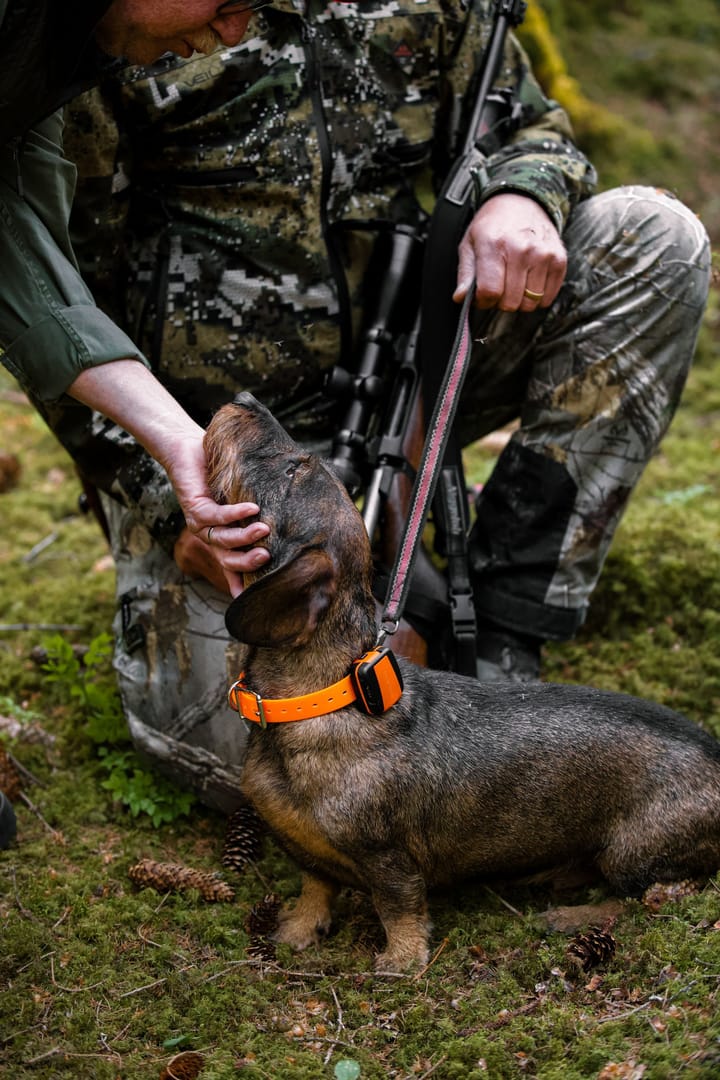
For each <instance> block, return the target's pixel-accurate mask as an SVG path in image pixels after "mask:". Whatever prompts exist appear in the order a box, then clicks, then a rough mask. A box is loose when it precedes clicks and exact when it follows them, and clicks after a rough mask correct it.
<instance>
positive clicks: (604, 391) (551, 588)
mask: <svg viewBox="0 0 720 1080" xmlns="http://www.w3.org/2000/svg"><path fill="white" fill-rule="evenodd" d="M564 240H565V243H566V246H567V250H568V272H567V278H566V281H565V284H564V285H563V288H562V290H561V292H560V294H559V296H558V298H557V300H556V301H555V303H554V304H553V305H552V307H551V308H550V309H549V310H548V312H547V314H541V313H538V314H536V315H530V316H520V317H514V316H510V315H505V314H499V315H497V316H496V317H495V318H494V319H493V320H492V322H491V324H490V326H489V328H487V327H485V328H483V329H481V330H478V333H482V334H483V335H484V336H486V338H487V339H488V340H487V346H486V347H484V348H481V349H480V350H479V353H478V356H477V357H476V363H475V365H474V367H473V369H472V370H471V372H470V374H469V377H468V383H467V384H466V390H465V392H464V397H465V401H466V402H467V404H466V405H464V406H463V416H462V418H461V421H460V423H461V426H462V432H461V434H462V436H463V443H464V444H466V443H467V442H468V441H469V440H470V439H472V438H477V437H478V436H479V435H481V434H483V433H484V432H487V431H491V430H493V429H494V428H496V427H498V426H499V425H500V424H502V423H505V422H506V421H508V420H509V419H512V418H514V417H517V416H519V417H520V418H521V426H520V429H519V430H518V431H517V433H516V434H515V435H514V436H513V438H512V440H511V442H510V443H509V445H508V446H507V448H506V449H505V451H504V452H503V454H502V455H501V457H500V459H499V461H498V463H497V466H496V468H495V469H494V471H493V474H492V477H491V478H490V481H489V482H488V484H486V485H485V487H484V489H483V491H482V493H481V495H480V497H479V499H478V502H477V521H476V524H475V526H474V527H473V530H472V534H471V541H470V543H471V552H472V565H473V571H474V589H475V598H476V603H477V608H478V612H479V613H480V614H481V615H482V614H485V615H486V616H487V617H489V618H491V619H494V620H495V621H497V622H499V623H500V624H501V625H503V626H505V627H509V628H511V629H517V630H520V631H524V632H525V633H531V634H535V635H536V636H538V637H540V638H554V639H559V640H562V639H567V638H569V637H571V636H572V635H573V634H574V633H575V632H576V630H577V629H578V628H579V626H580V625H581V624H582V622H583V621H584V619H585V616H586V613H587V607H588V601H589V597H590V594H591V593H592V590H593V589H594V587H595V585H596V583H597V579H598V577H599V575H600V571H601V569H602V565H603V562H604V559H605V556H606V554H607V551H608V548H609V546H610V542H611V540H612V537H613V533H614V531H615V528H616V526H617V524H618V522H619V520H620V518H621V516H622V513H623V510H624V509H625V506H626V504H627V501H628V498H629V496H630V494H631V492H632V491H633V489H634V487H635V485H636V484H637V482H638V480H639V479H640V476H641V474H642V471H643V469H644V467H645V465H646V464H647V462H648V461H649V460H650V458H651V456H652V455H653V453H654V452H655V450H656V449H657V446H658V444H659V442H660V440H661V438H662V436H663V435H664V434H665V431H666V430H667V427H668V425H669V423H670V421H671V419H672V416H673V414H674V412H675V409H676V407H677V404H678V401H679V399H680V395H681V393H682V389H683V386H684V384H685V379H686V377H687V372H688V368H689V366H690V363H691V360H692V357H693V352H694V349H695V343H696V339H697V334H698V329H699V326H700V322H701V319H702V314H703V311H704V308H705V304H706V301H707V294H708V287H709V280H710V249H709V242H708V238H707V234H706V233H705V230H704V228H703V227H702V225H701V224H700V223H699V222H698V220H697V218H696V217H695V215H694V214H692V213H691V212H690V211H689V210H688V209H687V208H686V207H685V206H683V204H682V203H680V202H679V201H678V200H677V199H675V198H673V197H672V196H670V195H668V194H666V193H664V192H661V191H657V190H656V189H654V188H646V187H625V188H620V189H616V190H613V191H609V192H606V193H605V194H602V195H598V196H595V197H594V198H592V199H588V200H587V202H584V203H581V204H580V206H579V207H578V208H577V209H576V210H575V211H574V212H573V214H572V216H571V218H570V223H569V225H568V227H567V229H566V231H565V234H564ZM478 405H481V406H482V408H480V409H478Z"/></svg>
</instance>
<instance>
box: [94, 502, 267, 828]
mask: <svg viewBox="0 0 720 1080" xmlns="http://www.w3.org/2000/svg"><path fill="white" fill-rule="evenodd" d="M102 501H103V509H104V510H105V513H106V517H107V521H108V526H109V531H110V536H111V543H112V550H113V556H114V559H115V565H116V572H117V596H118V608H117V613H116V616H115V623H114V630H115V640H116V647H115V669H116V671H117V676H118V685H119V689H120V696H121V698H122V703H123V709H124V711H125V716H126V718H127V722H128V727H129V729H130V735H131V737H132V740H133V743H134V745H135V748H136V750H138V751H139V753H140V754H141V756H143V757H144V758H146V759H147V760H148V762H149V763H150V764H152V766H153V767H155V768H158V769H160V771H162V772H164V773H165V774H166V775H168V776H169V777H170V778H171V779H173V780H175V781H176V782H178V783H180V784H182V785H183V786H185V787H190V788H193V789H194V790H195V791H196V792H197V794H198V795H199V797H200V798H201V799H202V800H203V802H205V803H206V804H207V805H209V806H214V807H216V808H217V809H220V810H224V811H226V812H230V811H232V810H233V809H234V808H235V807H236V806H238V805H239V803H240V798H239V781H240V773H241V770H242V759H243V756H244V752H245V743H246V738H247V732H246V730H245V727H244V724H243V721H242V720H240V719H239V717H238V715H237V713H235V712H233V711H232V710H231V709H230V707H229V706H228V704H227V692H228V688H229V686H230V685H231V683H232V682H234V680H235V679H236V678H237V676H238V674H239V672H240V668H239V663H240V657H239V649H240V647H239V646H238V643H237V642H234V641H233V640H232V639H231V638H230V636H229V635H228V633H227V631H226V630H225V608H226V607H227V604H228V597H226V596H224V595H222V594H220V593H219V592H218V591H217V590H216V589H214V588H213V587H212V586H211V585H209V584H207V583H206V582H203V581H198V580H192V581H191V580H189V579H188V578H185V577H183V575H182V574H181V572H180V570H179V569H178V567H177V564H176V563H175V562H174V560H173V559H172V558H171V557H170V556H169V555H168V554H167V552H166V551H165V550H164V549H163V548H162V547H161V546H160V545H159V544H158V543H156V542H155V541H154V540H153V538H152V536H151V534H150V533H149V532H148V530H147V529H146V528H145V526H144V524H143V523H142V521H141V519H140V517H139V515H138V514H137V512H136V511H135V510H129V509H126V508H125V507H123V506H121V505H120V504H119V503H118V502H116V501H115V500H114V499H111V498H109V497H107V496H105V495H103V496H102Z"/></svg>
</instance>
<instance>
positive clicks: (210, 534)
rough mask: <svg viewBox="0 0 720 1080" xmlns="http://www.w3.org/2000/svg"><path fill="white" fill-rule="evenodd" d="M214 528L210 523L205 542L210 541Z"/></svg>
mask: <svg viewBox="0 0 720 1080" xmlns="http://www.w3.org/2000/svg"><path fill="white" fill-rule="evenodd" d="M214 530H215V526H214V525H210V526H209V527H208V534H207V542H208V544H210V543H211V542H212V534H213V532H214Z"/></svg>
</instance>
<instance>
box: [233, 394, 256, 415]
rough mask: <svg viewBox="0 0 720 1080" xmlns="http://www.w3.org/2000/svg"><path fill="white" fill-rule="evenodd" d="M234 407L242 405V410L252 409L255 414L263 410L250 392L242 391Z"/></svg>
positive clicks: (234, 401) (237, 396)
mask: <svg viewBox="0 0 720 1080" xmlns="http://www.w3.org/2000/svg"><path fill="white" fill-rule="evenodd" d="M233 405H240V406H241V408H243V409H251V410H252V411H253V412H259V411H260V409H261V408H262V406H261V404H260V402H259V401H258V399H257V398H256V397H253V395H252V394H251V393H250V391H249V390H241V391H240V393H239V394H236V395H235V397H234V398H233Z"/></svg>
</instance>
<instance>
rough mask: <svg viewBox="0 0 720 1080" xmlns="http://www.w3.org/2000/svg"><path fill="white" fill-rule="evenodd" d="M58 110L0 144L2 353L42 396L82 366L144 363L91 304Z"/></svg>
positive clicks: (60, 389) (60, 388) (54, 393)
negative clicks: (17, 138) (77, 249)
mask: <svg viewBox="0 0 720 1080" xmlns="http://www.w3.org/2000/svg"><path fill="white" fill-rule="evenodd" d="M61 131H62V120H61V117H60V116H59V115H58V114H56V115H54V116H52V117H50V118H49V119H48V120H47V121H44V122H43V123H42V124H41V125H38V126H37V128H36V130H35V131H32V132H30V133H29V134H28V135H27V136H26V137H25V139H23V140H22V141H21V142H19V143H17V144H10V145H8V146H4V147H2V148H0V265H2V267H3V290H2V296H1V297H0V348H2V361H3V363H4V364H5V366H6V367H7V368H8V369H9V370H10V371H11V372H12V374H13V375H14V376H15V378H16V379H17V380H18V382H19V383H20V385H21V386H23V387H24V388H26V389H27V390H28V392H30V393H31V394H32V396H33V397H34V398H36V399H38V400H40V401H51V400H54V399H57V398H59V397H61V396H62V394H63V393H64V392H65V391H66V390H67V388H68V386H69V385H70V384H71V383H72V382H73V381H74V380H75V379H76V378H77V376H78V375H79V374H80V373H81V372H82V371H83V370H85V369H86V368H88V367H92V366H95V365H98V364H104V363H107V362H109V361H112V360H119V359H122V358H125V357H131V358H135V359H138V360H140V361H142V362H144V363H146V361H145V359H144V357H143V356H142V354H141V353H140V352H139V350H138V349H137V347H136V346H135V345H134V344H133V342H132V341H131V340H130V338H129V337H128V336H127V335H126V334H125V333H124V332H123V331H122V330H120V329H119V328H118V327H117V326H115V324H114V323H113V322H112V321H111V320H110V319H109V318H108V316H107V315H104V314H103V313H102V312H101V311H100V310H99V309H98V308H97V307H96V305H95V303H94V301H93V298H92V296H91V294H90V292H89V290H88V289H87V287H86V285H85V284H84V282H83V280H82V278H81V276H80V273H79V270H78V267H77V263H76V260H75V256H74V254H73V251H72V247H71V245H70V241H69V238H68V231H67V222H68V218H69V212H70V205H71V201H72V197H73V192H74V187H75V169H74V167H73V166H72V165H71V164H70V163H69V162H68V161H66V160H65V158H64V157H63V154H62V150H61Z"/></svg>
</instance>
